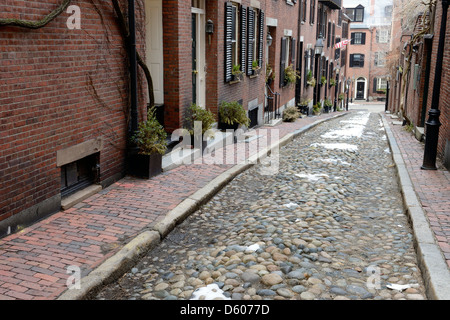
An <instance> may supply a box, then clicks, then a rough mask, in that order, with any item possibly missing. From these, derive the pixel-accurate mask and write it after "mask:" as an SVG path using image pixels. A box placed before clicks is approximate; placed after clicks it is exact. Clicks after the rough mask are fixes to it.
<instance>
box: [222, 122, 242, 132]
mask: <svg viewBox="0 0 450 320" xmlns="http://www.w3.org/2000/svg"><path fill="white" fill-rule="evenodd" d="M218 128H219V130H222V131H226V130H230V129H233V130H234V131H236V130H237V129H238V128H239V123H233V124H228V123H225V122H220V121H219V123H218Z"/></svg>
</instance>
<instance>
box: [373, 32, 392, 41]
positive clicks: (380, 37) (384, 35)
mask: <svg viewBox="0 0 450 320" xmlns="http://www.w3.org/2000/svg"><path fill="white" fill-rule="evenodd" d="M389 33H390V32H389V30H377V34H376V40H377V42H378V43H388V42H389Z"/></svg>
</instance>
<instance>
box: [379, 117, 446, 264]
mask: <svg viewBox="0 0 450 320" xmlns="http://www.w3.org/2000/svg"><path fill="white" fill-rule="evenodd" d="M384 117H385V119H386V120H387V122H388V123H389V126H390V128H391V131H392V133H393V134H394V137H395V140H396V141H397V144H398V147H399V149H400V151H401V153H402V157H403V160H404V162H405V165H406V168H407V170H408V173H409V176H410V178H411V181H412V183H413V185H414V190H415V191H416V194H417V196H418V198H419V200H420V202H421V205H422V208H423V209H424V211H425V212H426V215H427V218H428V221H429V223H430V227H431V230H432V231H433V233H434V235H435V238H436V240H437V243H438V245H439V247H440V249H441V250H442V253H443V255H444V257H445V260H446V262H447V265H448V267H449V268H450V172H449V171H448V170H446V169H445V168H444V167H443V166H442V164H441V163H440V161H439V159H438V160H437V161H436V165H437V166H438V170H436V171H434V170H422V169H420V167H421V165H422V163H423V156H424V144H423V143H421V142H419V141H418V140H417V139H416V138H415V137H414V135H413V134H412V133H410V132H407V131H406V130H404V128H405V127H402V126H401V125H393V124H392V122H393V120H392V119H390V117H388V116H386V115H385V116H384ZM395 120H397V119H395Z"/></svg>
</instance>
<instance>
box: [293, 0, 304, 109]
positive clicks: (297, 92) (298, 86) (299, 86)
mask: <svg viewBox="0 0 450 320" xmlns="http://www.w3.org/2000/svg"><path fill="white" fill-rule="evenodd" d="M298 5H299V6H298V20H297V25H298V29H297V32H298V35H297V59H296V60H297V71H298V72H299V74H300V75H302V68H301V65H302V61H301V56H302V53H301V52H300V49H301V43H300V35H301V25H302V8H303V5H302V1H300V2H299V3H298ZM295 85H296V87H295V105H296V106H298V104H299V103H300V96H301V90H302V77H300V79H299V78H297V81H296V82H295Z"/></svg>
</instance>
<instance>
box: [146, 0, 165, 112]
mask: <svg viewBox="0 0 450 320" xmlns="http://www.w3.org/2000/svg"><path fill="white" fill-rule="evenodd" d="M145 29H146V32H145V34H146V39H145V41H146V50H147V54H146V59H147V60H146V63H147V66H148V68H149V69H150V73H151V75H152V80H153V92H154V95H155V105H163V104H164V52H163V13H162V0H146V1H145Z"/></svg>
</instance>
